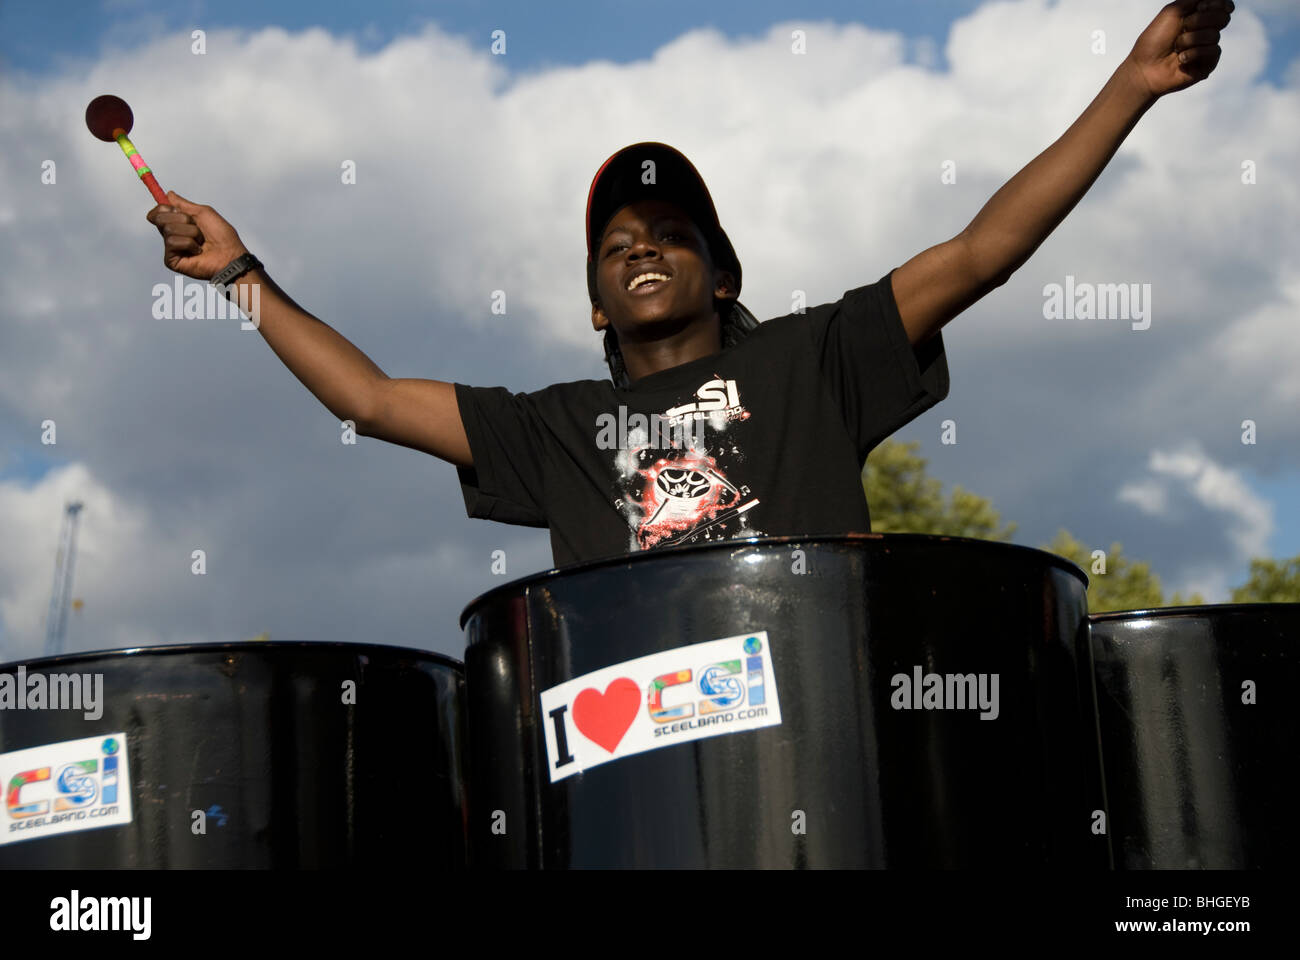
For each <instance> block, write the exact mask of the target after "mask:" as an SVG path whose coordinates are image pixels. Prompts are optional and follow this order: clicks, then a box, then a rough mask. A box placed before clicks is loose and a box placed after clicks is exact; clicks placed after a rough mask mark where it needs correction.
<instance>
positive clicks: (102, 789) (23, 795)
mask: <svg viewBox="0 0 1300 960" xmlns="http://www.w3.org/2000/svg"><path fill="white" fill-rule="evenodd" d="M0 786H3V788H4V797H5V802H4V810H3V813H0V822H2V823H3V827H2V828H0V844H5V843H14V842H16V841H19V840H34V839H36V838H37V837H48V836H51V835H52V834H56V833H72V832H74V831H77V830H91V829H94V828H96V827H109V826H117V825H120V824H124V823H130V822H131V778H130V767H129V765H128V761H127V749H126V734H125V733H112V734H107V735H102V734H101V735H100V736H95V737H85V738H83V739H81V740H65V741H63V742H61V743H47V744H45V745H44V746H40V747H28V748H27V749H25V750H15V751H13V752H11V753H4V754H0Z"/></svg>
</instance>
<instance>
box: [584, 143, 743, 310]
mask: <svg viewBox="0 0 1300 960" xmlns="http://www.w3.org/2000/svg"><path fill="white" fill-rule="evenodd" d="M647 162H649V163H652V164H653V166H647V165H646V164H647ZM651 173H653V177H651ZM647 178H651V182H649V183H647V182H646V180H647ZM647 197H654V198H656V199H661V200H668V201H671V202H672V203H675V204H677V205H678V206H680V207H681V208H682V209H684V210H685V211H686V212H687V214H688V215H689V216H690V217H691V219H692V220H694V221H695V224H696V226H698V227H699V228H700V232H701V233H703V234H704V237H705V239H706V240H707V241H708V244H709V252H710V254H711V255H712V257H713V263H714V265H715V266H717V267H718V268H720V269H722V270H726V271H728V272H729V273H730V274H731V275H732V276H733V277H735V280H736V294H737V295H739V294H740V260H739V259H738V258H737V257H736V251H735V250H734V249H733V248H732V246H731V241H730V240H729V239H728V238H727V234H726V233H725V232H724V231H723V229H722V225H721V224H720V223H718V212H717V210H715V209H714V206H713V198H712V197H711V196H709V189H708V187H706V186H705V185H704V178H703V177H701V176H700V174H699V172H698V171H697V170H696V169H695V167H694V166H692V165H691V162H690V161H689V160H687V159H686V157H684V156H683V155H682V154H681V153H680V152H679V151H677V150H674V149H673V148H672V147H670V146H668V144H666V143H658V142H657V141H653V140H649V141H646V142H644V143H634V144H632V145H631V146H630V147H624V148H623V149H622V150H620V151H618V152H617V153H615V154H614V155H613V156H612V157H610V158H609V159H608V160H606V161H605V162H604V163H603V164H601V167H600V169H599V170H597V171H596V176H595V179H593V180H592V181H591V190H590V191H589V192H588V193H587V292H588V293H589V294H590V295H591V301H592V303H595V302H596V299H597V297H596V250H597V249H598V247H599V246H600V238H601V236H602V235H603V234H604V232H605V228H606V227H607V226H609V221H610V220H612V219H613V217H614V214H616V213H618V211H619V210H621V209H623V207H625V206H627V205H628V204H629V203H632V202H634V201H636V200H642V199H645V198H647Z"/></svg>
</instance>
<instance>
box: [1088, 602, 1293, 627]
mask: <svg viewBox="0 0 1300 960" xmlns="http://www.w3.org/2000/svg"><path fill="white" fill-rule="evenodd" d="M1269 611H1272V612H1273V613H1280V612H1282V611H1300V603H1286V602H1284V601H1279V600H1270V601H1268V602H1266V603H1202V604H1194V603H1193V604H1184V605H1180V606H1176V607H1143V608H1141V609H1139V610H1107V611H1106V612H1105V613H1091V614H1089V615H1088V620H1089V621H1090V622H1092V623H1110V622H1114V621H1119V620H1147V619H1150V618H1152V617H1190V616H1197V615H1200V616H1209V615H1211V614H1231V613H1260V612H1269Z"/></svg>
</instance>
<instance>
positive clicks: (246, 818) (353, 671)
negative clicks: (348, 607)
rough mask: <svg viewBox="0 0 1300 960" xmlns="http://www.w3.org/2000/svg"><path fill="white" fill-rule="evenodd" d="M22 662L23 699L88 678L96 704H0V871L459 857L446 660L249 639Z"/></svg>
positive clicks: (457, 678) (454, 738) (454, 693)
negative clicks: (96, 679)
mask: <svg viewBox="0 0 1300 960" xmlns="http://www.w3.org/2000/svg"><path fill="white" fill-rule="evenodd" d="M20 670H21V671H22V673H23V675H24V680H25V683H24V686H25V687H26V688H27V690H28V693H29V696H30V695H32V694H31V691H32V689H33V683H34V681H33V680H32V679H31V678H32V677H33V675H39V676H42V677H46V678H47V680H46V681H45V686H46V687H47V689H50V688H52V687H53V685H54V683H55V682H58V683H62V684H63V692H64V694H65V695H67V696H70V695H71V687H70V684H71V680H70V678H71V677H72V676H73V675H81V676H84V675H90V676H91V677H92V678H93V676H94V675H95V674H99V675H102V694H101V695H100V697H99V699H100V701H101V704H100V709H101V710H102V715H101V716H99V717H98V718H93V719H87V717H86V715H87V713H88V712H93V711H87V710H85V709H81V710H68V709H48V708H47V709H21V710H19V709H12V708H6V709H0V755H4V757H8V758H9V760H8V761H6V760H5V759H4V757H0V775H3V777H4V780H3V782H0V786H2V787H3V789H4V791H5V802H4V805H3V806H2V807H0V824H2V825H3V826H2V829H3V831H4V841H5V842H4V843H2V844H0V866H4V867H60V868H65V867H91V868H99V867H104V868H108V867H222V868H316V867H348V866H366V867H379V866H399V865H400V866H401V867H403V868H407V867H409V866H410V865H411V864H412V863H418V864H420V865H421V868H422V869H435V870H436V869H463V868H464V866H465V861H466V855H465V823H464V815H465V805H464V784H463V777H462V769H463V768H462V749H463V748H462V737H463V721H462V716H463V687H464V668H463V665H462V664H461V663H460V662H459V661H456V660H453V659H451V658H449V657H443V656H440V655H437V654H432V653H425V652H423V651H420V650H414V649H407V648H404V647H391V646H371V645H365V644H342V643H269V642H261V643H258V642H247V643H235V644H213V645H200V646H169V647H146V648H142V649H134V650H117V651H111V652H101V653H91V654H79V655H70V656H61V657H51V658H48V659H43V660H34V661H29V662H27V663H25V664H23V665H21V667H20V665H18V664H14V663H11V664H5V665H3V666H0V674H7V675H9V677H10V678H13V679H11V680H10V683H11V684H13V682H14V680H16V679H17V678H18V675H19V671H20ZM58 676H61V677H62V678H63V679H62V680H60V681H54V680H52V679H50V678H54V677H58ZM0 682H3V678H0ZM92 683H93V680H92ZM10 689H11V690H12V689H13V687H12V686H11V687H10ZM82 696H83V697H84V696H85V692H84V691H83V693H82ZM36 702H38V701H35V700H29V701H28V703H36ZM53 702H54V701H53V700H52V699H51V700H47V701H46V703H47V704H50V703H53ZM62 702H64V703H66V702H68V701H67V700H64V701H62ZM70 741H84V743H79V744H77V743H73V744H70V743H69V742H70ZM60 744H62V745H63V746H59V745H60ZM32 748H40V749H32ZM16 751H26V752H25V753H23V754H19V755H18V761H20V762H15V760H14V756H15V752H16ZM83 754H84V756H83ZM21 761H25V762H21ZM128 803H129V809H130V819H129V822H118V821H121V820H123V819H124V817H125V814H126V807H127V804H128ZM196 811H201V812H202V815H201V816H199V815H196ZM96 818H98V819H96ZM101 823H108V824H110V825H107V826H103V825H99V824H101ZM87 824H93V825H94V826H93V828H90V829H84V828H83V827H85V825H87ZM69 825H72V826H75V827H77V828H78V829H76V830H74V831H72V832H64V833H55V834H50V832H49V831H51V830H54V829H56V828H64V827H67V826H69ZM199 825H201V826H202V827H203V828H204V832H198V826H199ZM20 837H21V838H23V839H18V838H20Z"/></svg>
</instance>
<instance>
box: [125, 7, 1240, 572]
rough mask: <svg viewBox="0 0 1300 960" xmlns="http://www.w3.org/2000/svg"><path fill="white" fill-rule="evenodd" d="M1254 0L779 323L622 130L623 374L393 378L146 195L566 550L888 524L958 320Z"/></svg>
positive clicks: (610, 280) (594, 551) (601, 315)
mask: <svg viewBox="0 0 1300 960" xmlns="http://www.w3.org/2000/svg"><path fill="white" fill-rule="evenodd" d="M1233 9H1234V4H1233V3H1232V0H1199V2H1198V0H1177V2H1174V3H1170V4H1167V5H1166V6H1165V7H1164V8H1163V9H1162V10H1161V11H1160V13H1159V14H1158V15H1157V16H1156V18H1155V20H1153V21H1152V23H1151V25H1150V26H1149V27H1147V29H1146V30H1145V31H1143V33H1142V34H1141V35H1140V36H1139V37H1138V40H1137V42H1136V44H1135V45H1134V47H1133V50H1132V51H1131V52H1130V53H1129V55H1128V57H1126V58H1125V60H1124V61H1123V63H1121V65H1120V66H1119V68H1118V69H1117V70H1116V71H1115V73H1114V74H1113V75H1112V77H1111V78H1110V80H1109V81H1108V82H1107V83H1106V85H1105V87H1104V88H1103V89H1102V91H1101V93H1100V94H1099V95H1098V96H1097V98H1096V99H1095V100H1094V101H1093V102H1092V104H1090V105H1089V107H1088V108H1087V110H1085V111H1084V113H1083V115H1082V116H1081V117H1080V118H1079V119H1078V120H1077V121H1076V122H1075V123H1074V124H1073V125H1072V126H1071V127H1070V129H1069V130H1067V131H1066V133H1065V134H1064V135H1062V137H1061V138H1060V139H1059V140H1057V142H1056V143H1054V144H1053V145H1052V146H1050V147H1048V148H1047V150H1045V151H1044V152H1043V153H1042V154H1040V155H1039V156H1038V157H1037V158H1036V159H1035V160H1033V161H1032V162H1031V163H1030V164H1029V165H1028V166H1026V167H1025V168H1024V169H1023V170H1022V171H1020V173H1018V174H1017V175H1016V176H1015V177H1014V178H1012V179H1011V180H1010V181H1009V182H1008V183H1007V184H1006V185H1005V186H1003V187H1002V188H1001V189H1000V190H999V191H998V192H997V193H996V194H994V196H993V198H992V199H991V200H989V202H988V203H987V204H986V205H985V206H984V208H983V209H982V210H981V211H980V213H979V214H978V215H977V216H976V217H975V219H974V220H973V221H972V222H971V223H970V225H969V226H967V228H966V229H965V230H963V231H962V232H961V233H960V234H959V235H958V236H956V237H954V238H953V239H951V240H949V241H947V242H945V243H941V244H939V245H938V246H935V247H931V248H930V249H928V250H925V251H923V252H922V253H920V254H918V255H917V256H915V257H913V258H912V259H911V260H909V261H908V262H907V263H905V264H903V265H902V266H901V267H898V268H897V269H895V270H892V271H890V272H889V273H888V274H886V275H885V276H884V277H882V278H881V279H880V280H878V281H876V282H875V283H872V284H870V285H868V286H864V287H860V288H857V289H855V290H851V291H849V292H847V293H846V294H845V295H844V297H843V298H842V299H841V300H839V301H838V302H836V303H831V304H823V305H821V306H817V307H813V308H811V309H809V310H808V311H807V312H806V313H798V314H791V315H789V316H785V317H780V318H776V319H774V320H769V321H768V322H766V323H763V324H758V323H757V322H756V321H755V320H754V318H753V317H752V315H750V314H749V312H748V311H747V310H745V309H744V308H743V307H742V306H741V305H740V303H739V301H738V299H737V297H738V296H739V293H740V285H741V269H740V262H739V260H738V259H737V257H736V255H735V252H734V250H733V249H732V247H731V243H730V241H729V240H728V239H727V235H726V233H725V232H724V231H723V230H722V227H721V225H720V224H719V222H718V218H717V214H716V212H715V210H714V207H713V202H712V199H711V198H710V196H709V192H708V189H707V188H706V187H705V185H704V182H703V180H702V179H701V178H700V176H699V174H698V173H697V172H696V171H695V169H694V167H692V166H691V164H690V162H689V161H687V160H686V158H685V157H683V156H682V155H681V154H679V153H678V152H677V151H675V150H673V149H672V148H671V147H668V146H666V145H664V144H658V143H642V144H636V145H634V146H632V147H628V148H626V149H625V150H622V151H620V152H619V153H617V154H615V155H614V156H613V157H611V158H610V159H609V160H608V161H606V163H605V164H604V165H603V166H602V167H601V169H600V170H599V171H598V172H597V175H596V177H595V179H594V180H593V182H592V187H591V191H590V193H589V195H588V201H587V250H588V261H587V281H588V290H589V294H590V297H591V301H592V326H593V327H594V328H595V329H596V330H597V331H598V332H599V331H604V337H605V350H606V357H607V360H608V362H609V366H610V374H611V379H610V381H596V380H584V381H577V382H573V383H561V384H555V385H553V386H551V387H547V388H545V389H543V390H539V391H536V392H534V393H530V394H511V393H510V392H509V391H507V390H505V389H504V388H500V387H494V388H475V387H468V386H465V385H463V384H453V383H449V382H444V381H436V380H406V379H397V380H394V379H390V378H388V377H387V376H386V375H385V374H384V373H383V371H382V370H380V369H379V368H378V367H377V366H375V365H374V364H373V363H372V362H371V361H370V360H369V359H368V358H367V357H366V356H365V355H364V354H362V353H361V352H360V351H359V350H357V348H356V347H354V346H353V345H352V344H350V343H349V342H348V341H347V340H345V339H344V338H343V337H342V336H340V335H339V334H338V333H336V332H335V331H334V330H332V329H331V328H330V327H328V326H326V325H325V324H324V323H322V322H321V321H320V320H317V319H316V318H315V317H312V316H310V315H309V314H307V313H305V312H304V311H302V310H301V309H300V308H299V307H298V306H297V305H296V304H295V303H294V302H293V301H292V300H291V299H289V297H288V296H287V295H286V294H285V293H284V292H283V291H282V290H280V288H279V287H278V286H276V284H275V283H274V281H273V280H271V279H270V277H269V276H267V274H266V272H265V271H264V270H263V269H262V266H261V264H260V262H258V261H257V260H256V258H254V257H252V255H251V254H249V253H248V250H247V248H246V247H244V245H243V244H242V243H241V242H240V240H239V237H238V234H236V232H235V231H234V229H233V228H232V227H231V226H230V224H228V223H227V222H226V221H225V220H223V219H222V218H221V217H219V216H218V215H217V214H216V213H215V211H213V210H212V209H211V208H209V207H203V206H197V205H195V204H192V203H190V202H189V201H187V200H185V199H184V198H183V197H180V196H179V195H176V194H172V195H171V196H172V197H173V198H174V204H175V206H174V208H173V207H172V206H161V205H160V206H158V207H155V208H154V209H153V210H151V211H150V212H149V215H148V218H149V220H150V222H151V223H154V224H155V225H156V226H157V227H158V229H159V230H160V232H162V234H163V237H164V248H165V249H164V262H165V263H166V264H167V266H168V267H169V268H170V269H172V270H176V271H178V272H180V273H183V274H186V275H187V276H191V277H197V278H199V279H210V280H212V281H213V282H214V283H226V284H230V286H229V287H227V289H228V290H236V291H238V293H239V296H240V297H241V302H242V303H249V302H251V297H250V296H249V293H248V290H247V289H246V288H247V287H248V286H249V285H251V284H260V285H261V286H260V291H259V293H260V298H259V302H260V312H259V315H258V317H256V318H255V319H256V320H257V322H258V324H259V329H260V330H261V332H262V335H263V336H264V337H265V338H266V340H267V342H268V343H269V344H270V346H271V348H272V349H273V350H274V351H275V352H276V354H277V355H278V356H279V357H280V358H281V359H282V360H283V361H284V363H285V364H286V365H287V366H288V367H289V368H290V369H291V370H292V371H293V372H294V374H295V375H296V376H297V377H298V378H299V379H300V380H301V381H302V382H303V384H304V385H305V386H306V387H307V388H308V389H309V390H311V391H312V393H313V394H315V395H316V397H317V398H319V399H320V400H321V402H322V403H324V404H325V406H326V407H328V408H329V409H330V411H331V412H332V413H333V414H334V415H335V416H336V417H338V418H340V419H350V420H352V421H354V422H355V423H356V425H357V430H358V432H360V433H362V434H363V435H366V436H372V437H377V438H379V439H383V440H387V441H389V442H391V443H397V444H401V445H403V446H408V447H412V448H414V449H417V450H423V451H425V452H427V453H431V454H433V455H434V456H437V457H440V458H442V459H444V460H447V461H448V462H450V463H453V464H455V465H456V467H457V468H458V475H459V478H460V482H461V487H462V492H463V494H464V497H465V504H466V509H467V511H468V513H469V515H470V516H474V517H481V518H485V519H492V520H497V521H500V522H504V523H516V524H527V525H532V526H546V527H549V528H550V530H551V543H552V550H553V554H554V559H555V563H556V565H557V566H561V565H565V564H569V563H574V562H578V561H584V560H591V559H596V558H601V557H609V556H617V555H620V554H624V553H627V552H630V551H635V550H643V549H650V548H663V547H672V546H678V545H684V544H689V543H701V542H705V541H709V540H714V539H728V538H733V537H740V536H758V535H768V536H779V535H817V534H831V533H841V532H843V531H845V530H851V529H860V530H869V529H870V517H869V513H868V509H867V504H866V500H865V497H864V496H863V490H862V485H861V480H860V473H861V469H862V465H863V462H864V461H865V459H866V456H867V454H868V453H869V452H870V451H871V449H872V448H873V447H874V446H875V445H876V444H878V443H879V442H880V441H881V440H883V439H884V438H885V437H886V436H888V435H889V434H891V433H893V432H894V431H895V430H897V429H899V428H900V427H902V426H903V425H904V424H906V423H908V422H910V421H911V420H912V419H914V418H915V417H916V416H918V415H920V414H921V413H923V412H924V411H925V410H927V409H929V408H930V407H932V406H933V405H934V404H936V403H938V402H939V401H940V400H942V399H943V398H944V397H946V396H947V393H948V368H947V359H946V355H945V352H944V345H943V338H942V335H941V334H940V329H941V328H942V327H943V326H944V325H945V324H946V323H947V322H948V321H949V320H951V319H952V318H953V317H955V316H957V314H959V313H961V312H962V311H963V310H965V309H966V308H967V307H969V306H970V305H971V304H973V303H975V302H976V301H978V300H979V299H980V298H981V297H983V296H984V295H985V294H987V293H988V292H989V291H991V290H993V289H994V288H996V287H998V286H1000V285H1002V284H1003V283H1005V282H1006V281H1007V279H1008V278H1009V277H1010V276H1011V274H1012V273H1013V272H1014V271H1015V270H1016V269H1017V268H1019V267H1020V265H1021V264H1023V263H1024V262H1025V261H1026V260H1027V259H1028V258H1029V257H1030V255H1031V254H1032V253H1033V252H1034V250H1035V249H1037V247H1038V246H1039V245H1040V244H1041V243H1042V242H1043V240H1045V239H1046V238H1047V236H1048V235H1049V234H1050V233H1051V231H1052V230H1053V229H1055V227H1056V225H1057V224H1058V223H1060V222H1061V220H1062V219H1064V217H1065V216H1066V214H1068V213H1069V211H1070V210H1071V209H1073V207H1074V205H1075V204H1076V203H1078V201H1079V200H1080V199H1081V198H1082V197H1083V195H1084V193H1085V192H1087V190H1088V188H1089V187H1090V186H1091V185H1092V183H1093V181H1094V180H1095V179H1096V178H1097V176H1098V175H1099V174H1100V173H1101V171H1102V169H1104V167H1105V165H1106V164H1107V163H1108V162H1109V160H1110V158H1111V157H1112V156H1113V155H1114V153H1115V151H1116V150H1117V149H1118V148H1119V145H1120V144H1121V143H1122V142H1123V140H1124V137H1125V136H1127V134H1128V132H1129V131H1130V130H1131V129H1132V128H1133V126H1134V125H1135V124H1136V123H1137V121H1138V120H1139V119H1140V118H1141V116H1142V115H1143V114H1144V113H1145V112H1146V110H1147V109H1149V108H1150V107H1151V105H1152V104H1154V103H1155V101H1156V100H1157V99H1159V98H1160V97H1161V96H1163V95H1165V94H1166V93H1171V92H1174V91H1177V90H1181V89H1184V88H1186V87H1188V86H1191V85H1192V84H1194V83H1196V82H1198V81H1200V80H1202V79H1204V78H1205V77H1206V76H1208V75H1209V74H1210V72H1211V71H1213V69H1214V67H1215V66H1216V65H1217V63H1218V59H1219V55H1220V49H1219V46H1218V41H1219V31H1220V30H1221V29H1223V28H1224V27H1225V26H1226V25H1227V23H1228V20H1229V18H1230V15H1231V12H1232V10H1233ZM223 268H224V269H223Z"/></svg>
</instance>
